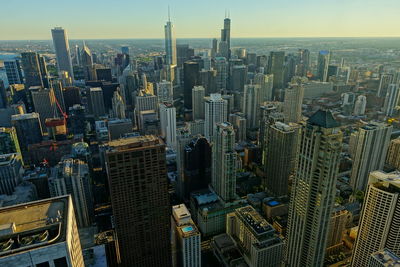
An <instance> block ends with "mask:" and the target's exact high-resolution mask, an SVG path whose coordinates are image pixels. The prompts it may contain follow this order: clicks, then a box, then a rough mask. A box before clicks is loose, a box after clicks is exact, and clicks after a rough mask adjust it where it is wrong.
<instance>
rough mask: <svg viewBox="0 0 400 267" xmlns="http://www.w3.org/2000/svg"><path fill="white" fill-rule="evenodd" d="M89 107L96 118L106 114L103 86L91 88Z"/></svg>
mask: <svg viewBox="0 0 400 267" xmlns="http://www.w3.org/2000/svg"><path fill="white" fill-rule="evenodd" d="M89 109H90V112H91V113H92V114H93V115H94V117H95V118H99V117H101V116H104V115H106V108H105V106H104V98H103V90H102V89H101V87H92V88H90V89H89Z"/></svg>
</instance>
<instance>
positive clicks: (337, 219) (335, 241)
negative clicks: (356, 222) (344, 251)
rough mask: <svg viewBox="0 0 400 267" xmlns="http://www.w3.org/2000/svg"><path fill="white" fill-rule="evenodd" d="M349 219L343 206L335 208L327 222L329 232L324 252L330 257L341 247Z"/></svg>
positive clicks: (348, 214) (348, 213) (347, 212)
mask: <svg viewBox="0 0 400 267" xmlns="http://www.w3.org/2000/svg"><path fill="white" fill-rule="evenodd" d="M350 217H351V215H350V212H349V211H348V210H346V209H345V208H344V207H343V206H339V207H337V208H336V207H335V208H334V211H333V212H332V216H331V219H330V222H329V231H328V237H327V241H326V252H327V254H328V255H332V254H334V253H335V252H336V253H337V251H339V250H340V248H341V247H342V245H343V234H344V232H345V231H346V225H347V224H348V222H349V218H350Z"/></svg>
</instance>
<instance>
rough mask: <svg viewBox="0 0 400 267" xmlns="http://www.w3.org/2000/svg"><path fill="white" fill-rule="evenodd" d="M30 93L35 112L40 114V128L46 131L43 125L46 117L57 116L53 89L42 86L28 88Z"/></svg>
mask: <svg viewBox="0 0 400 267" xmlns="http://www.w3.org/2000/svg"><path fill="white" fill-rule="evenodd" d="M30 93H31V95H32V102H33V106H34V108H35V112H36V113H38V114H39V116H40V122H41V123H42V129H43V131H44V132H47V128H46V125H45V122H46V119H50V118H55V117H57V107H56V99H55V96H54V91H53V89H48V88H46V89H44V88H37V89H36V88H35V89H34V90H33V87H31V88H30Z"/></svg>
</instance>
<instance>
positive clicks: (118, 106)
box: [111, 89, 127, 119]
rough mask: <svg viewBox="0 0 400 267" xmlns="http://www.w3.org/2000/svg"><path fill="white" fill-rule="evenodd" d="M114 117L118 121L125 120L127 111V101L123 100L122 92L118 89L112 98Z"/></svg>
mask: <svg viewBox="0 0 400 267" xmlns="http://www.w3.org/2000/svg"><path fill="white" fill-rule="evenodd" d="M111 103H112V116H113V117H114V118H117V119H125V118H126V113H125V111H126V110H127V108H126V105H125V100H124V99H123V98H122V95H121V92H120V90H119V89H118V90H117V91H115V92H114V96H113V98H112V101H111Z"/></svg>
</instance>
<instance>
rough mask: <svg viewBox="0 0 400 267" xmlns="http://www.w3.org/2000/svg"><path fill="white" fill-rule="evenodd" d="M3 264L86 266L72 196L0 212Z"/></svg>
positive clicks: (0, 262) (0, 261) (10, 266)
mask: <svg viewBox="0 0 400 267" xmlns="http://www.w3.org/2000/svg"><path fill="white" fill-rule="evenodd" d="M0 225H2V226H3V228H4V229H3V231H2V232H1V233H0V240H2V241H3V240H4V241H5V243H3V244H4V246H3V248H2V253H1V254H0V265H1V266H7V267H21V266H36V267H44V266H54V267H84V266H85V264H84V262H83V256H82V248H81V242H80V240H79V233H78V228H77V227H76V220H75V214H74V205H73V204H72V199H71V197H70V196H62V197H55V198H48V199H44V200H39V201H34V202H29V203H23V204H20V205H16V206H11V207H5V208H1V209H0Z"/></svg>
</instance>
